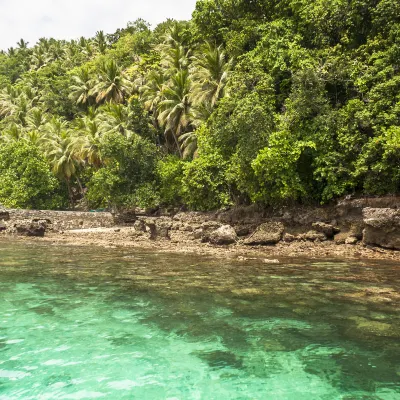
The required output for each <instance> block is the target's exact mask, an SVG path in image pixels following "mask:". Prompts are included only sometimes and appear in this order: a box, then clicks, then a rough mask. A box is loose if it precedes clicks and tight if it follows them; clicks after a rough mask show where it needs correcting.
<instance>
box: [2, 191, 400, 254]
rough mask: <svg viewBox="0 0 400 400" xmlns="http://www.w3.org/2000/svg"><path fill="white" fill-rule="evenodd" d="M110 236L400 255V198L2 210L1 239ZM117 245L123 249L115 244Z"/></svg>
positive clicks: (116, 238)
mask: <svg viewBox="0 0 400 400" xmlns="http://www.w3.org/2000/svg"><path fill="white" fill-rule="evenodd" d="M110 233H112V235H111V236H109V238H110V240H111V241H116V242H118V240H124V242H125V243H126V242H127V241H128V242H129V241H132V242H143V241H149V242H151V241H171V242H173V243H199V244H200V243H210V244H212V245H215V246H227V245H235V244H239V245H243V246H245V247H254V246H273V245H276V244H278V243H283V244H285V243H305V244H306V243H311V242H313V243H325V242H330V243H332V244H338V245H340V244H346V245H357V244H358V245H363V246H367V247H368V246H378V247H381V248H386V249H393V250H400V198H399V197H394V196H393V197H384V198H383V197H381V198H362V199H345V200H342V201H339V202H338V203H337V204H336V205H331V206H326V207H300V206H297V207H284V208H279V209H272V208H271V209H259V208H257V207H255V206H251V207H240V208H235V209H230V210H225V211H219V212H210V213H201V212H177V213H171V214H162V213H161V212H159V213H158V215H143V214H140V215H139V214H136V213H135V212H129V213H123V214H118V215H113V214H111V213H88V212H57V211H26V210H4V209H3V210H0V234H2V235H7V236H9V235H16V236H44V235H45V234H46V235H50V236H52V237H54V236H56V235H74V236H80V237H91V238H95V237H96V236H99V237H100V236H103V237H104V235H107V234H110ZM115 244H116V245H117V244H118V243H115Z"/></svg>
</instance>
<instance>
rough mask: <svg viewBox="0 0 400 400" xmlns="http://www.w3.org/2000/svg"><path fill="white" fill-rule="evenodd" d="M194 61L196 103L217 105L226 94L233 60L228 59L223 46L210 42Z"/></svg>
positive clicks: (193, 58) (194, 98) (194, 97)
mask: <svg viewBox="0 0 400 400" xmlns="http://www.w3.org/2000/svg"><path fill="white" fill-rule="evenodd" d="M192 62H193V64H192V69H191V72H192V79H193V82H194V85H193V93H194V94H193V101H194V103H196V104H200V103H203V102H208V103H210V104H211V106H212V107H215V105H216V104H217V102H218V100H219V99H221V98H222V97H223V96H224V94H225V93H224V91H225V86H226V83H227V80H228V76H229V72H230V70H231V66H232V60H230V61H226V56H225V53H224V51H223V50H222V47H221V46H219V47H216V46H214V45H212V44H210V43H209V44H207V45H206V46H203V47H202V48H201V50H200V51H199V52H198V53H197V54H196V55H195V56H194V57H192Z"/></svg>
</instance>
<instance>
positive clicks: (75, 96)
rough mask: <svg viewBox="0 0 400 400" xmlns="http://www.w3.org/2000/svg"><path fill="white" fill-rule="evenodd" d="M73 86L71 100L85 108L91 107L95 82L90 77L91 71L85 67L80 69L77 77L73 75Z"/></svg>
mask: <svg viewBox="0 0 400 400" xmlns="http://www.w3.org/2000/svg"><path fill="white" fill-rule="evenodd" d="M72 80H73V82H74V83H73V85H72V86H71V94H70V95H69V97H70V99H71V100H73V101H75V102H76V103H77V104H82V105H84V106H86V105H90V104H91V102H92V99H93V98H92V95H91V93H92V90H93V87H94V81H93V79H91V77H90V73H89V70H88V69H87V68H85V67H83V68H80V69H79V70H78V71H77V73H76V74H75V75H72Z"/></svg>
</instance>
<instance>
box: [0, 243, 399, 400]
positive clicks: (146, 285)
mask: <svg viewBox="0 0 400 400" xmlns="http://www.w3.org/2000/svg"><path fill="white" fill-rule="evenodd" d="M0 293H1V297H0V322H1V324H0V399H11V398H12V399H14V398H24V399H25V398H32V399H36V398H39V396H42V397H43V398H55V396H56V398H96V397H105V398H115V399H122V398H134V399H136V398H137V399H143V398H146V399H164V398H171V399H172V398H174V399H175V398H176V399H203V398H204V399H214V398H215V399H361V398H363V399H399V398H400V313H399V311H400V266H399V265H398V264H395V263H389V262H369V261H368V262H343V261H338V260H325V261H322V262H316V261H315V260H308V261H307V260H290V259H288V260H282V262H281V264H273V265H266V264H263V263H261V262H255V261H252V262H238V261H225V262H224V261H223V260H214V259H212V258H199V257H194V256H181V255H171V254H149V253H140V252H133V251H128V250H118V251H117V250H104V249H98V248H67V247H65V248H59V247H46V246H23V245H21V244H12V243H2V242H0ZM46 396H47V397H46Z"/></svg>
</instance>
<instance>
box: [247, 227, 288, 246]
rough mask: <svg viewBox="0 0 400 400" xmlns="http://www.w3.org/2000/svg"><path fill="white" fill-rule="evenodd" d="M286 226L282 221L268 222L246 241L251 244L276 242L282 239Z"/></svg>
mask: <svg viewBox="0 0 400 400" xmlns="http://www.w3.org/2000/svg"><path fill="white" fill-rule="evenodd" d="M284 230H285V227H284V226H283V224H282V222H272V221H271V222H266V223H264V224H261V225H260V226H259V227H258V228H257V229H256V231H255V232H254V233H253V234H252V235H251V236H250V237H249V238H247V239H246V240H245V241H244V244H246V245H249V246H257V245H269V244H276V243H278V242H280V241H281V240H282V236H283V232H284Z"/></svg>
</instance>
